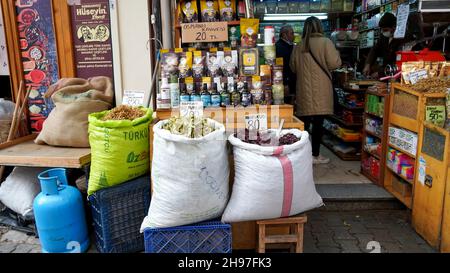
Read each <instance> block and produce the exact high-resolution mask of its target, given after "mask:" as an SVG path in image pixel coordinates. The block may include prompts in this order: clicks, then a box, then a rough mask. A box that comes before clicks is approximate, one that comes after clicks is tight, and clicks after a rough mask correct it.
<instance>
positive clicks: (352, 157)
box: [322, 75, 376, 161]
mask: <svg viewBox="0 0 450 273" xmlns="http://www.w3.org/2000/svg"><path fill="white" fill-rule="evenodd" d="M335 78H336V79H340V80H337V81H335V83H334V87H335V88H339V89H342V90H343V91H344V92H345V93H348V94H352V95H357V96H361V101H364V98H363V96H365V93H366V92H367V87H368V86H370V85H373V84H374V83H376V82H373V81H369V82H367V81H350V80H349V79H348V77H346V76H342V75H340V76H339V75H338V76H336V77H335ZM351 83H353V84H356V85H357V87H358V88H352V87H351ZM335 105H336V112H335V113H334V115H332V116H330V117H327V120H328V121H330V122H333V123H335V124H338V125H339V126H340V127H342V128H344V129H350V130H354V131H357V132H359V133H360V134H361V135H362V134H363V123H359V122H356V123H355V122H347V121H346V120H344V119H343V118H342V117H341V115H340V113H341V112H343V110H346V111H350V112H353V113H355V114H358V115H363V112H364V109H365V108H364V106H361V107H351V106H348V105H345V104H343V103H340V102H338V101H336V102H335ZM326 135H331V136H333V137H334V138H336V139H339V140H340V141H339V142H340V143H342V144H345V145H346V146H351V147H355V149H356V153H349V154H344V153H342V152H339V151H336V150H335V149H334V147H333V145H331V144H330V143H328V142H326V141H322V143H323V145H324V146H325V147H327V148H329V149H330V150H331V151H332V152H334V153H335V155H336V156H338V157H339V158H340V159H341V160H344V161H360V160H361V150H362V149H361V148H362V140H361V139H360V140H358V141H348V140H344V139H342V138H340V137H338V136H336V135H335V134H333V132H329V131H326Z"/></svg>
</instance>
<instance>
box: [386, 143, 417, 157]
mask: <svg viewBox="0 0 450 273" xmlns="http://www.w3.org/2000/svg"><path fill="white" fill-rule="evenodd" d="M388 146H389V147H391V148H392V149H395V150H397V151H399V152H402V153H404V154H406V155H407V156H409V157H411V158H412V159H416V156H415V155H413V154H411V153H410V152H407V151H405V150H403V149H401V148H399V147H397V146H395V145H393V144H390V143H388Z"/></svg>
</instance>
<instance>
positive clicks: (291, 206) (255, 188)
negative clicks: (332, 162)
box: [222, 130, 323, 223]
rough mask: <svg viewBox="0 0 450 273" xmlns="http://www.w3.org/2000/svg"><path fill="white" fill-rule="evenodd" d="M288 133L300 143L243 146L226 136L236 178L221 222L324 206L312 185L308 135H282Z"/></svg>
mask: <svg viewBox="0 0 450 273" xmlns="http://www.w3.org/2000/svg"><path fill="white" fill-rule="evenodd" d="M287 134H293V135H295V136H296V137H297V138H299V139H300V141H297V142H295V143H294V144H292V145H284V146H280V147H271V146H270V147H265V146H260V145H256V144H249V143H245V142H243V141H242V140H240V139H239V138H237V137H236V136H234V135H231V136H230V137H229V139H228V140H229V141H230V143H231V144H232V145H233V155H234V162H235V178H234V185H233V190H232V195H231V199H230V202H229V203H228V205H227V208H226V210H225V212H224V214H223V217H222V221H223V222H226V223H235V222H245V221H253V220H264V219H276V218H280V217H289V216H293V215H298V214H300V213H303V212H305V211H309V210H311V209H315V208H318V207H320V206H322V205H323V202H322V198H321V197H320V195H319V194H318V193H317V191H316V188H315V185H314V178H313V164H312V157H311V149H312V148H311V142H310V140H309V134H308V133H307V132H301V131H299V130H284V131H283V132H282V133H281V135H282V136H284V135H287Z"/></svg>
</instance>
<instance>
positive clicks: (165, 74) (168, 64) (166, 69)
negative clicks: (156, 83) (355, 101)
mask: <svg viewBox="0 0 450 273" xmlns="http://www.w3.org/2000/svg"><path fill="white" fill-rule="evenodd" d="M161 68H162V69H161V78H169V77H170V76H171V75H178V54H177V53H175V52H171V51H169V50H161Z"/></svg>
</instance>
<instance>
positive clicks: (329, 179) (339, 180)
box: [314, 146, 371, 185]
mask: <svg viewBox="0 0 450 273" xmlns="http://www.w3.org/2000/svg"><path fill="white" fill-rule="evenodd" d="M321 152H322V155H324V156H325V157H328V158H330V159H331V163H330V164H326V165H317V166H314V180H315V182H316V184H318V185H320V184H371V181H370V180H368V179H367V178H366V177H365V176H363V175H362V174H361V173H360V171H361V162H360V161H342V160H340V159H339V158H338V157H337V156H336V155H335V154H334V153H333V152H331V151H330V150H328V149H327V148H325V147H323V146H322V150H321Z"/></svg>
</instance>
